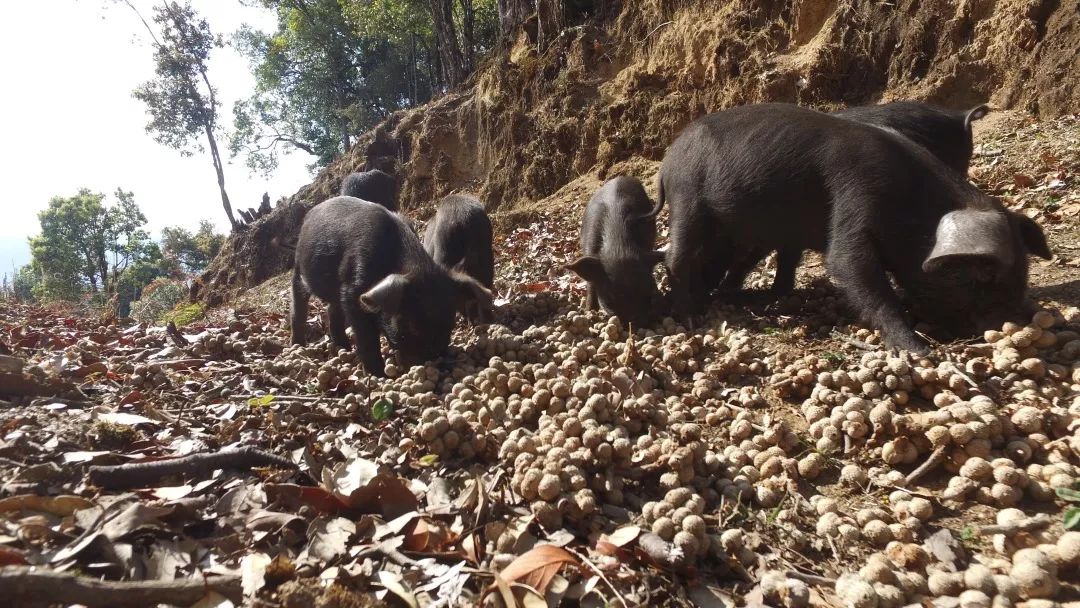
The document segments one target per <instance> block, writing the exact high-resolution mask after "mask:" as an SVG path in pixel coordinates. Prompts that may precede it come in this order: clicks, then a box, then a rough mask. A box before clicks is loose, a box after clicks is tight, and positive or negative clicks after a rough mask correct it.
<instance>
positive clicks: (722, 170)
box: [657, 104, 1051, 352]
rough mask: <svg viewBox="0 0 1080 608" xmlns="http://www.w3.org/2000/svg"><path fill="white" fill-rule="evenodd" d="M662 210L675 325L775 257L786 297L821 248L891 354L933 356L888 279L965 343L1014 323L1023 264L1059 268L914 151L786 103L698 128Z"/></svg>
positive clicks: (885, 134) (996, 207)
mask: <svg viewBox="0 0 1080 608" xmlns="http://www.w3.org/2000/svg"><path fill="white" fill-rule="evenodd" d="M665 200H667V201H670V205H671V208H670V215H671V246H670V247H669V248H668V251H667V257H666V263H667V265H668V268H669V272H670V274H671V280H672V297H673V300H674V302H675V308H676V312H677V313H679V314H683V315H685V314H688V313H690V312H692V311H694V310H696V309H699V308H700V307H701V305H702V304H704V302H705V299H706V295H707V290H706V286H707V284H708V280H709V279H710V277H712V276H716V275H717V274H722V273H724V272H725V271H727V270H728V269H729V268H731V266H732V265H733V263H734V264H735V265H736V266H737V265H738V263H740V261H744V260H746V259H750V258H753V257H754V256H756V255H760V254H763V253H768V252H769V251H774V250H775V251H778V252H779V264H778V268H777V284H780V285H781V286H782V287H783V288H789V287H790V285H791V284H792V283H793V282H794V276H795V268H796V266H797V264H798V259H799V256H800V254H801V252H802V250H804V249H814V250H818V251H824V252H825V254H826V263H827V267H828V270H829V273H830V275H831V276H832V278H833V280H834V281H835V282H836V283H837V284H838V285H839V286H840V288H841V289H842V290H843V292H844V294H845V295H846V296H847V298H848V300H849V301H850V302H851V304H852V305H853V306H854V307H855V309H856V310H857V311H858V312H859V313H860V314H861V315H862V317H863V318H864V319H865V320H866V321H868V322H869V323H870V324H872V325H873V326H874V327H877V328H880V329H881V330H882V332H883V333H884V334H885V339H886V344H887V345H889V346H890V347H898V348H903V349H907V350H911V351H915V352H925V351H926V350H927V345H926V343H925V342H924V341H923V340H922V339H920V338H919V337H918V336H917V335H916V334H915V333H914V332H913V331H912V330H911V328H910V327H908V325H907V323H906V322H905V320H904V314H903V312H904V311H903V305H902V303H901V300H900V297H899V296H898V295H897V293H896V292H895V291H894V290H893V289H892V287H891V285H890V283H889V274H890V273H891V274H892V276H893V277H894V278H895V279H896V282H897V283H898V284H899V285H900V287H901V288H903V290H904V293H905V296H906V299H907V302H906V303H907V305H908V307H909V309H911V310H912V311H913V312H915V313H916V315H918V316H920V317H922V318H924V319H926V320H929V321H932V322H934V323H936V324H938V325H940V326H942V327H944V328H947V329H950V330H952V331H953V332H954V333H968V332H970V331H973V330H975V329H977V328H978V326H981V325H987V324H991V323H997V322H1000V321H1001V320H1002V319H1003V318H1006V317H1008V316H1011V315H1013V314H1016V313H1018V312H1019V311H1020V309H1021V307H1022V304H1023V300H1024V294H1025V291H1026V287H1027V268H1028V260H1027V255H1028V253H1029V252H1030V253H1033V254H1036V255H1039V256H1041V257H1044V258H1049V257H1051V254H1050V251H1049V248H1048V246H1047V244H1046V239H1045V236H1044V235H1043V232H1042V229H1041V228H1040V227H1039V226H1038V224H1036V223H1035V222H1034V221H1032V220H1031V219H1029V218H1027V217H1025V216H1023V215H1020V214H1017V213H1012V212H1009V211H1007V210H1005V209H1004V208H1003V207H1002V205H1001V203H1000V202H998V201H997V200H995V199H993V198H991V197H989V196H986V195H985V194H983V193H982V192H980V191H979V190H978V189H977V188H975V187H974V186H972V185H971V184H969V183H968V182H967V180H966V179H965V178H964V177H963V176H962V175H961V174H959V173H958V172H956V171H954V170H952V169H950V168H949V167H946V166H945V165H943V164H942V163H941V162H940V161H938V159H937V158H935V157H934V156H933V155H932V154H930V153H929V152H928V151H927V150H926V149H925V148H923V147H922V146H920V145H918V144H916V143H914V142H912V141H911V140H910V139H908V138H906V137H903V136H901V135H899V134H897V133H893V132H890V131H887V130H884V129H879V128H875V127H871V126H867V125H864V124H860V123H858V122H855V121H851V120H846V119H842V118H838V117H835V116H830V115H827V114H823V113H821V112H816V111H813V110H809V109H805V108H799V107H797V106H793V105H788V104H761V105H755V106H743V107H738V108H733V109H730V110H725V111H723V112H719V113H716V114H710V115H708V116H705V117H703V118H701V119H699V120H697V121H695V122H694V123H692V124H690V125H689V126H688V127H687V128H686V129H685V130H684V131H683V132H682V134H680V135H679V137H678V138H677V139H676V140H675V142H674V143H673V144H672V145H671V147H670V148H669V149H668V152H667V155H666V156H665V158H664V162H663V165H662V167H661V170H660V201H659V202H658V205H657V209H659V207H660V206H661V205H663V204H664V202H665ZM732 270H733V271H735V273H736V274H738V273H741V272H742V269H740V268H733V269H732ZM725 280H726V279H725ZM740 280H741V279H740ZM777 284H774V289H776V288H777Z"/></svg>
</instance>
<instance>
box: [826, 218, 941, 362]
mask: <svg viewBox="0 0 1080 608" xmlns="http://www.w3.org/2000/svg"><path fill="white" fill-rule="evenodd" d="M845 236H846V237H847V238H834V239H833V240H832V244H831V246H830V247H829V250H828V252H827V253H826V260H825V263H826V266H827V267H828V269H829V274H830V275H831V276H832V278H833V280H834V281H835V282H836V283H837V284H838V285H839V287H840V289H841V290H842V291H843V292H844V296H846V297H847V299H848V301H849V302H850V303H851V305H852V307H853V308H855V310H857V311H858V312H859V314H860V316H861V317H862V318H863V319H864V320H865V321H866V322H868V323H870V324H871V325H872V326H873V327H876V328H878V329H880V330H881V332H882V333H883V334H884V335H885V344H886V345H887V346H888V347H889V348H899V349H903V350H908V351H911V352H913V353H916V354H925V353H927V352H929V350H930V349H929V348H928V347H927V345H926V343H925V342H923V341H922V340H921V339H920V338H919V337H918V336H917V335H916V334H915V332H914V331H912V329H911V328H910V327H908V325H907V323H906V322H905V321H904V315H903V309H902V307H901V304H900V298H898V297H897V295H896V292H895V291H893V288H892V286H891V285H890V284H889V279H888V277H887V276H886V274H885V269H884V268H883V267H882V266H881V261H880V260H879V259H878V253H877V251H876V249H875V248H874V246H873V245H872V244H871V243H869V242H868V240H867V239H865V238H863V237H861V236H860V235H858V234H851V233H850V232H849V233H848V234H847V235H845Z"/></svg>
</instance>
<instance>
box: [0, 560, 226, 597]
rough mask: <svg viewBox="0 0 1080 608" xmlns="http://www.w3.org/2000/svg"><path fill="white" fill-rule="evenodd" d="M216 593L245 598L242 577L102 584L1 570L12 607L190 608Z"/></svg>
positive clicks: (2, 591)
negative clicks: (177, 607)
mask: <svg viewBox="0 0 1080 608" xmlns="http://www.w3.org/2000/svg"><path fill="white" fill-rule="evenodd" d="M210 591H216V592H218V593H220V594H221V595H224V596H226V597H228V598H230V599H233V600H234V601H239V599H240V598H241V596H242V591H241V589H240V577H238V576H215V577H209V578H205V579H188V580H175V581H160V580H158V581H124V582H115V581H102V580H98V579H94V578H89V577H84V576H76V575H73V574H67V573H62V572H53V571H51V570H47V569H43V568H35V567H25V566H5V567H3V568H0V597H4V598H6V599H5V600H4V602H5V603H8V602H10V603H11V605H15V606H20V605H52V604H65V605H66V604H81V605H84V606H153V605H157V604H171V605H180V606H190V605H192V604H194V603H195V602H198V601H199V600H200V599H202V598H203V596H205V595H206V594H207V593H208V592H210Z"/></svg>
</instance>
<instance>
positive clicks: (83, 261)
mask: <svg viewBox="0 0 1080 608" xmlns="http://www.w3.org/2000/svg"><path fill="white" fill-rule="evenodd" d="M116 199H117V203H116V204H115V205H113V206H111V207H106V206H105V204H104V202H103V201H104V200H105V195H104V194H101V193H93V192H90V191H89V190H87V189H85V188H83V189H81V190H79V192H78V194H76V195H75V196H71V197H61V196H55V197H53V198H52V199H51V200H50V201H49V206H48V207H47V208H45V209H44V210H43V211H41V212H40V213H38V220H39V222H40V223H41V234H40V235H38V236H36V237H33V238H32V239H30V253H31V256H32V259H33V261H32V262H31V266H32V273H33V275H36V277H37V280H36V281H34V282H33V283H32V285H33V290H34V295H35V296H36V297H37V298H39V299H42V300H49V299H61V300H73V299H75V298H77V297H78V296H79V295H81V294H82V293H83V292H84V291H85V290H89V291H90V292H92V293H95V292H98V291H99V290H102V291H106V292H109V293H113V292H115V291H116V288H117V286H118V284H119V279H120V278H121V277H122V276H123V275H124V273H125V272H126V271H128V270H129V269H131V268H132V267H133V265H134V266H136V267H139V265H140V264H142V265H143V266H141V267H139V268H138V270H137V271H136V270H132V273H133V274H135V275H139V274H140V273H141V276H143V277H146V276H148V275H151V274H152V271H151V270H150V267H152V266H153V261H154V260H155V258H160V252H159V251H157V246H156V245H155V244H154V243H153V242H151V241H150V237H149V235H148V234H147V233H146V231H145V230H143V229H142V227H143V226H144V225H145V224H146V217H145V216H144V215H143V214H142V211H141V210H140V209H139V206H138V205H137V204H136V203H135V198H134V196H133V195H132V193H130V192H125V191H123V190H120V189H118V190H117V191H116ZM147 265H149V266H147ZM150 278H152V276H151V277H150Z"/></svg>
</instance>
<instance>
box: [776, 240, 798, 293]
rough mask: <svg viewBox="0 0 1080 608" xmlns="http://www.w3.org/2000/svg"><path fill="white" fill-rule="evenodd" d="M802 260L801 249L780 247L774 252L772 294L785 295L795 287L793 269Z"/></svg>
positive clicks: (796, 267)
mask: <svg viewBox="0 0 1080 608" xmlns="http://www.w3.org/2000/svg"><path fill="white" fill-rule="evenodd" d="M800 260H802V249H781V250H780V251H778V252H777V254H776V278H775V279H773V284H772V294H773V296H775V297H780V296H786V295H788V294H789V293H791V291H792V290H793V289H795V271H796V270H797V269H798V268H799V261H800Z"/></svg>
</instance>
